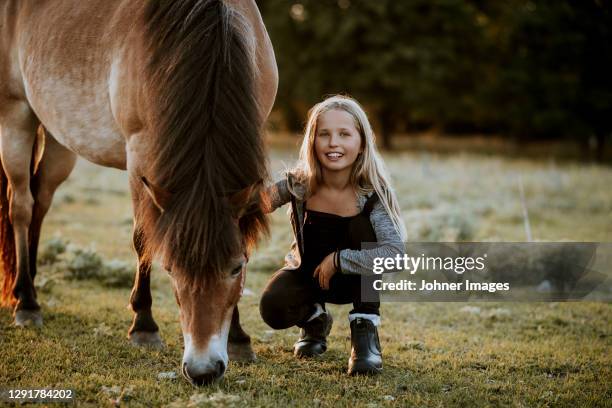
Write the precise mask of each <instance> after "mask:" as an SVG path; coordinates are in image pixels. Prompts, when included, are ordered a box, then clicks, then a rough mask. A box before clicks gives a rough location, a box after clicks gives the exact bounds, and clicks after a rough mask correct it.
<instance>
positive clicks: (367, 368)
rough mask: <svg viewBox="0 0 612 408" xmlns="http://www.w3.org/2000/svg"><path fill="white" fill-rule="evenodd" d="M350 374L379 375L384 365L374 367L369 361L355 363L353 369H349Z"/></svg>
mask: <svg viewBox="0 0 612 408" xmlns="http://www.w3.org/2000/svg"><path fill="white" fill-rule="evenodd" d="M347 373H348V375H351V376H354V375H358V374H361V375H377V374H380V373H382V366H381V367H374V366H371V365H369V364H367V363H359V362H356V363H353V367H352V369H349V370H348V371H347Z"/></svg>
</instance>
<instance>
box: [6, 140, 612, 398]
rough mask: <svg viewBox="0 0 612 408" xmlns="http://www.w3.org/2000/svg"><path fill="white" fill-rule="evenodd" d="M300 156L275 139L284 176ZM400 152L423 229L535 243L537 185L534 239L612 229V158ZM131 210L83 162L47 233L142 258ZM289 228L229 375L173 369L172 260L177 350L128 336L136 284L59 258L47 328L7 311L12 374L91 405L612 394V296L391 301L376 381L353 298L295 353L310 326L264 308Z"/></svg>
mask: <svg viewBox="0 0 612 408" xmlns="http://www.w3.org/2000/svg"><path fill="white" fill-rule="evenodd" d="M290 144H293V142H291V143H290ZM296 153H297V147H293V146H290V147H288V148H287V147H284V148H273V149H271V151H270V156H271V168H272V173H273V175H274V177H278V176H279V174H280V171H281V170H282V169H283V168H284V167H285V166H289V165H290V164H291V163H292V161H293V160H294V159H295V156H296ZM385 161H386V163H387V164H388V167H389V170H390V172H391V174H392V177H393V183H394V185H395V187H396V189H397V192H398V196H399V197H400V202H401V207H402V211H403V216H404V219H405V221H406V224H407V227H408V233H409V239H410V240H425V241H452V240H463V241H470V240H473V241H485V240H486V241H525V239H526V229H525V223H524V217H523V212H522V204H521V198H520V193H519V191H520V187H519V185H520V184H521V183H522V185H523V187H524V192H525V205H526V207H527V210H528V214H529V215H528V216H529V224H530V229H531V231H530V232H531V235H532V237H533V239H534V240H544V241H559V240H572V241H611V238H612V189H610V185H612V168H609V167H603V166H598V165H590V164H579V163H572V162H555V161H553V160H547V161H542V160H541V159H537V160H531V159H530V160H527V159H524V160H521V159H507V158H506V159H504V158H502V157H499V156H487V155H475V154H468V153H463V154H461V153H459V154H453V155H444V156H439V155H435V154H429V153H424V152H423V153H419V152H411V153H395V154H386V155H385ZM131 216H132V215H131V208H130V198H129V194H128V191H127V176H126V174H125V173H123V172H120V171H116V170H111V169H104V168H101V167H97V166H94V165H92V164H89V163H86V162H79V164H78V167H77V169H76V170H75V171H74V173H73V175H72V176H71V177H70V179H69V180H68V181H67V182H66V183H65V185H64V186H62V188H61V189H60V191H59V192H58V194H57V196H56V199H55V202H54V205H53V207H52V209H51V211H50V213H49V216H48V219H47V221H46V224H45V226H44V229H43V238H42V242H43V244H45V243H49V242H53V240H56V241H57V240H61V241H63V242H66V241H69V242H70V243H72V246H73V247H80V248H89V250H90V252H94V253H96V254H98V255H99V256H100V257H101V258H102V259H103V260H104V262H108V261H110V260H113V259H117V260H120V261H124V262H129V263H130V264H131V265H132V266H135V258H134V254H133V251H132V247H131V243H130V237H131ZM290 239H291V232H290V228H289V222H288V218H287V215H286V213H285V211H284V210H283V209H281V210H278V211H276V213H275V214H274V215H273V217H272V229H271V236H270V238H268V239H266V240H264V241H262V243H261V245H260V246H259V248H258V249H257V250H256V252H255V253H254V254H253V256H252V260H251V262H250V265H249V271H248V276H247V285H246V286H247V290H245V295H244V296H243V298H242V300H241V301H240V311H241V318H242V320H243V327H244V328H245V330H246V331H247V332H248V333H250V334H251V336H252V338H253V346H254V349H255V352H256V353H257V356H258V359H257V361H256V362H255V363H253V364H248V365H242V364H237V363H230V366H229V368H228V371H227V373H226V375H225V378H224V379H223V380H222V381H221V382H220V383H218V384H215V385H213V386H210V387H205V388H202V389H196V388H193V387H192V386H191V385H189V384H188V383H187V382H186V381H185V380H183V379H182V378H181V377H180V375H179V376H178V378H176V379H172V378H159V375H160V374H162V377H163V373H168V372H173V373H180V370H179V364H180V359H181V356H182V351H183V350H182V337H181V332H180V327H179V323H178V307H177V306H176V304H175V300H174V296H173V295H172V293H171V290H170V288H169V285H168V283H169V280H168V277H167V276H165V274H164V272H163V271H161V270H160V269H159V268H157V269H155V271H154V284H153V299H154V300H153V303H154V315H155V317H156V320H157V322H158V324H159V325H160V329H161V334H162V337H163V339H164V341H165V343H166V347H165V348H164V349H162V350H151V349H140V348H135V347H133V346H131V345H130V344H129V343H128V341H127V339H126V333H127V329H128V327H129V324H130V322H131V317H132V313H131V311H130V310H129V309H128V308H127V307H126V306H127V304H128V298H129V292H130V289H129V285H128V287H126V285H125V284H123V285H121V284H119V285H115V286H119V287H107V286H108V285H104V284H103V283H101V282H100V280H99V279H85V280H72V279H67V278H66V276H65V275H64V274H62V272H63V271H61V270H58V268H60V269H61V268H62V265H64V264H62V263H59V264H55V265H43V266H41V267H40V272H39V273H40V276H39V277H37V285H38V286H39V300H40V303H41V305H42V307H43V313H44V319H45V325H44V327H43V328H41V329H34V328H27V329H17V328H15V327H13V326H12V325H11V322H12V319H11V316H10V311H9V310H7V309H1V310H0V357H1V358H0V387H21V388H43V387H54V388H73V389H75V390H76V401H77V403H78V405H82V406H87V405H91V406H100V405H113V404H118V403H120V404H122V405H123V404H126V405H129V406H151V405H167V404H174V406H184V405H186V404H192V405H193V406H286V405H292V406H293V405H297V406H334V407H336V406H350V407H355V406H357V407H359V406H406V405H414V406H466V405H470V406H472V405H475V406H491V405H493V406H497V405H504V406H507V405H510V406H571V407H574V406H612V405H611V404H610V401H611V400H612V386H611V385H610V384H612V381H611V380H612V369H611V368H610V367H611V366H612V364H611V362H612V358H611V357H610V355H611V353H610V349H611V348H610V346H611V343H612V342H611V337H610V336H611V331H612V321H611V318H612V307H611V305H610V304H609V303H604V302H573V303H387V304H383V306H382V317H383V323H382V327H381V329H380V337H381V343H382V348H383V353H384V364H385V368H384V372H383V374H382V375H380V376H378V377H372V378H350V377H348V376H347V375H346V374H345V371H346V365H347V360H348V354H349V352H350V344H349V340H350V337H349V336H350V332H349V328H348V322H347V319H346V314H347V312H348V310H349V307H348V306H331V307H330V310H331V312H332V314H333V315H334V317H335V325H334V328H333V330H332V333H331V336H330V341H329V350H328V352H327V353H326V354H325V355H324V356H323V357H322V358H320V359H318V360H314V361H299V360H296V359H295V358H294V357H293V356H292V353H291V350H292V344H293V342H294V341H295V339H296V337H297V329H289V330H284V331H273V330H270V329H269V327H267V326H266V325H265V323H263V321H262V320H261V318H260V317H259V312H258V299H259V296H260V293H261V290H262V288H263V286H264V284H265V282H266V280H267V279H268V277H269V276H270V274H271V273H272V272H273V271H274V270H275V269H277V268H278V267H279V266H280V265H281V264H282V258H283V256H284V254H285V252H286V250H287V249H288V247H289V244H290ZM43 250H45V249H44V245H43ZM73 250H74V248H73ZM58 265H59V266H58ZM169 376H170V377H171V376H172V374H169Z"/></svg>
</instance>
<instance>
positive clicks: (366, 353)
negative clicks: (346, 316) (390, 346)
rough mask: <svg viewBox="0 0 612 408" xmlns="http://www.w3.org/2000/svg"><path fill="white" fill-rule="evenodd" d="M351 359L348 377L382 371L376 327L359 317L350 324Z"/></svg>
mask: <svg viewBox="0 0 612 408" xmlns="http://www.w3.org/2000/svg"><path fill="white" fill-rule="evenodd" d="M351 346H352V348H351V357H350V358H349V363H348V373H349V375H355V374H378V373H380V372H381V371H382V352H381V351H380V342H379V340H378V331H377V330H376V326H375V325H374V323H372V322H371V321H370V320H368V319H363V318H361V317H358V318H356V319H355V320H353V321H352V322H351Z"/></svg>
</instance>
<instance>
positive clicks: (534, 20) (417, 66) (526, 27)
mask: <svg viewBox="0 0 612 408" xmlns="http://www.w3.org/2000/svg"><path fill="white" fill-rule="evenodd" d="M258 5H259V7H260V10H261V12H262V15H263V18H264V21H265V23H266V27H267V29H268V32H269V34H270V37H271V39H272V43H273V45H274V49H275V52H276V58H277V62H278V66H279V72H280V87H279V94H278V97H277V101H276V109H277V111H278V112H279V113H280V114H281V115H282V117H283V118H284V120H285V122H286V124H287V125H288V127H289V128H290V129H291V130H299V129H300V128H301V126H302V123H303V121H304V118H305V114H306V111H307V109H308V107H309V106H311V105H312V104H314V103H316V102H317V101H319V100H320V99H321V98H322V97H323V96H324V95H327V94H332V93H337V92H341V93H349V94H351V95H353V96H355V97H356V98H357V99H358V100H360V101H361V102H362V103H363V104H365V105H367V107H368V109H369V111H370V114H371V116H372V117H373V120H374V121H375V123H376V125H377V127H378V129H379V134H381V135H382V136H383V139H384V141H385V144H386V145H387V147H388V146H389V144H390V139H389V136H390V135H391V134H392V133H393V132H396V131H405V130H414V129H423V128H431V127H434V128H437V129H441V130H443V131H445V132H450V133H464V132H485V133H496V134H502V135H506V136H514V137H520V138H523V139H534V138H535V139H543V138H546V139H549V138H577V139H580V140H583V141H587V140H589V139H591V140H592V141H594V142H596V143H597V145H599V146H600V147H602V145H603V142H604V140H605V139H606V138H607V137H609V135H610V133H611V132H612V121H611V120H610V113H612V79H611V77H610V75H609V73H610V72H612V15H611V3H609V2H606V1H603V0H576V1H573V0H554V1H553V0H538V1H526V0H504V1H495V2H486V1H482V0H407V1H396V0H377V1H368V0H299V1H287V0H259V1H258Z"/></svg>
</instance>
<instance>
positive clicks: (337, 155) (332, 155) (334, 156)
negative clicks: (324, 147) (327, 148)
mask: <svg viewBox="0 0 612 408" xmlns="http://www.w3.org/2000/svg"><path fill="white" fill-rule="evenodd" d="M341 156H343V155H342V153H327V157H331V158H334V159H337V158H339V157H341Z"/></svg>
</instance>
